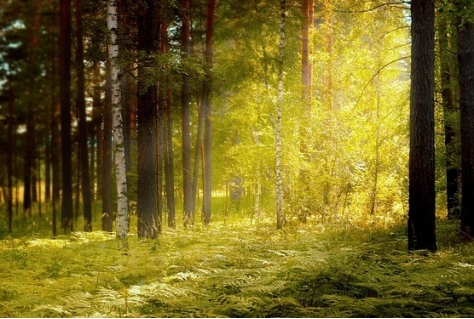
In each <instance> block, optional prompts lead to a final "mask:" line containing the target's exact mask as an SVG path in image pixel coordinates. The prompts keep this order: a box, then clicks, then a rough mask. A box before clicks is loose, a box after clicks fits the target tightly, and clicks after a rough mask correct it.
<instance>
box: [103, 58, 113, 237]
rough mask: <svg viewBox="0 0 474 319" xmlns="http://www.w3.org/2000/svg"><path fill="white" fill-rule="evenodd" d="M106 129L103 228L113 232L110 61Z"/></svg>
mask: <svg viewBox="0 0 474 319" xmlns="http://www.w3.org/2000/svg"><path fill="white" fill-rule="evenodd" d="M105 74H106V78H105V101H104V112H103V114H104V115H103V116H104V129H103V133H102V155H103V156H102V163H101V164H102V230H103V231H106V232H112V222H113V213H112V212H113V208H112V205H113V203H112V202H113V201H112V189H113V188H112V185H113V181H112V168H113V156H112V91H111V90H112V74H111V65H110V61H107V62H106V65H105Z"/></svg>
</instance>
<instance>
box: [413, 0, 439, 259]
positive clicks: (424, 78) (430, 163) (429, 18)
mask: <svg viewBox="0 0 474 319" xmlns="http://www.w3.org/2000/svg"><path fill="white" fill-rule="evenodd" d="M411 19H412V26H411V36H412V48H411V57H412V64H411V93H410V158H409V201H408V205H409V210H408V249H409V250H410V251H411V250H417V249H428V250H431V251H435V250H436V234H435V197H436V193H435V166H434V164H435V163H434V158H435V156H434V155H435V154H434V0H413V1H412V3H411Z"/></svg>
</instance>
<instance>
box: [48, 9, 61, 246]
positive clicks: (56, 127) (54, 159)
mask: <svg viewBox="0 0 474 319" xmlns="http://www.w3.org/2000/svg"><path fill="white" fill-rule="evenodd" d="M53 12H54V13H57V12H56V7H55V2H53ZM53 16H56V14H53ZM55 22H56V21H55V19H54V18H53V21H52V23H51V33H52V34H53V33H54V31H55V27H56V23H55ZM55 45H56V41H55V37H54V35H52V36H51V52H50V56H51V71H50V72H51V87H50V92H51V93H50V94H51V104H50V107H51V113H50V115H51V118H50V129H51V168H52V172H51V173H52V174H51V178H52V181H51V182H52V193H51V196H52V197H51V204H52V231H53V237H56V235H57V211H58V204H59V197H60V189H61V178H60V164H61V159H60V149H61V136H60V124H61V118H60V113H61V106H60V103H59V101H58V99H57V95H56V87H57V85H58V83H57V80H58V78H57V74H56V49H55Z"/></svg>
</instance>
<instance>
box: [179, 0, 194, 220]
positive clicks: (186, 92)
mask: <svg viewBox="0 0 474 319" xmlns="http://www.w3.org/2000/svg"><path fill="white" fill-rule="evenodd" d="M189 2H190V1H189V0H181V20H182V25H181V45H182V55H183V58H184V59H186V58H188V57H189V55H190V53H191V12H190V11H191V7H190V3H189ZM182 81H183V83H182V86H181V125H182V126H181V135H182V139H183V205H184V227H187V226H192V225H193V224H194V207H193V199H192V196H193V189H192V171H191V128H190V110H189V103H190V101H189V100H190V84H189V74H186V73H183V74H182Z"/></svg>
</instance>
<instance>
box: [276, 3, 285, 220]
mask: <svg viewBox="0 0 474 319" xmlns="http://www.w3.org/2000/svg"><path fill="white" fill-rule="evenodd" d="M285 18H286V1H285V0H280V46H279V49H280V56H279V60H278V104H277V118H276V127H275V155H276V165H275V171H276V203H277V229H282V228H283V226H284V224H285V215H284V211H283V172H282V170H283V165H282V131H281V127H282V118H283V65H284V57H285V23H286V21H285V20H286V19H285Z"/></svg>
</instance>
